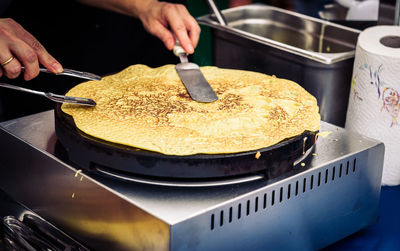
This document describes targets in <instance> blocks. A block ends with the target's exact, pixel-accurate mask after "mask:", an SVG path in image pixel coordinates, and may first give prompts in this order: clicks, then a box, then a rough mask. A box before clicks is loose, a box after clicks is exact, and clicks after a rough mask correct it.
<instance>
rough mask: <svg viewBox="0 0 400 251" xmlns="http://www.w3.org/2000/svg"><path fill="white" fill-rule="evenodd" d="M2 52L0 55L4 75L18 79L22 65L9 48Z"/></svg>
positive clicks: (0, 49)
mask: <svg viewBox="0 0 400 251" xmlns="http://www.w3.org/2000/svg"><path fill="white" fill-rule="evenodd" d="M0 51H1V52H2V53H1V55H0V63H1V66H2V68H3V72H4V75H6V76H7V77H8V78H10V79H13V78H17V77H18V76H19V74H20V73H21V64H20V63H19V62H18V59H17V58H15V57H14V56H13V55H12V54H11V52H10V51H9V50H8V48H5V49H2V48H0Z"/></svg>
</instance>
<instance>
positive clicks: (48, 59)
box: [15, 23, 63, 73]
mask: <svg viewBox="0 0 400 251" xmlns="http://www.w3.org/2000/svg"><path fill="white" fill-rule="evenodd" d="M15 26H16V27H17V29H16V31H15V33H16V35H17V36H18V38H20V39H21V40H22V41H24V42H25V43H26V44H27V45H28V46H29V47H31V48H32V49H33V51H34V52H35V54H36V55H37V57H38V60H39V62H40V63H41V64H42V65H43V66H44V67H46V68H47V69H48V70H50V71H52V72H53V73H61V72H62V71H63V68H62V65H61V64H60V63H59V62H58V61H57V60H56V59H55V58H54V57H53V56H51V55H50V54H49V53H48V52H47V51H46V49H45V48H44V47H43V45H42V44H41V43H40V42H39V41H38V40H37V39H36V38H35V37H34V36H33V35H32V34H30V33H29V32H27V31H26V30H25V29H24V28H23V27H22V26H20V25H19V24H18V23H16V24H15Z"/></svg>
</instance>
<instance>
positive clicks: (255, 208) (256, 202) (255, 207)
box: [254, 196, 258, 213]
mask: <svg viewBox="0 0 400 251" xmlns="http://www.w3.org/2000/svg"><path fill="white" fill-rule="evenodd" d="M257 211H258V196H257V197H256V201H255V205H254V212H255V213H257Z"/></svg>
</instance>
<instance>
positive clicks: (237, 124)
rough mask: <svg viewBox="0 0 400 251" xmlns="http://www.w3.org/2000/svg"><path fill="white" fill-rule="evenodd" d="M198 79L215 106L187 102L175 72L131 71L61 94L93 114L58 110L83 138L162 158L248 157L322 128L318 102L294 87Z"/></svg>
mask: <svg viewBox="0 0 400 251" xmlns="http://www.w3.org/2000/svg"><path fill="white" fill-rule="evenodd" d="M201 71H202V72H203V74H204V76H205V78H206V79H207V81H208V82H209V83H210V85H211V87H212V88H213V89H214V91H215V92H216V94H217V96H218V98H219V99H218V100H217V101H215V102H212V103H199V102H196V101H193V100H192V99H191V98H190V96H189V94H188V93H187V91H186V89H185V87H184V85H183V84H182V82H181V81H180V79H179V76H178V74H177V73H176V71H175V67H174V65H166V66H163V67H159V68H149V67H147V66H145V65H133V66H130V67H128V68H127V69H125V70H123V71H121V72H119V73H117V74H114V75H111V76H107V77H104V78H103V79H102V80H101V81H88V82H84V83H82V84H79V85H77V86H75V87H74V88H72V89H71V90H70V91H69V92H68V93H67V94H66V95H67V96H76V97H85V98H91V99H93V100H94V101H95V102H96V103H97V105H96V106H95V107H84V106H77V105H71V104H63V105H62V111H63V112H65V113H67V114H69V115H71V116H72V117H73V119H74V122H75V124H76V126H77V127H78V128H79V129H80V130H81V131H83V132H84V133H86V134H88V135H91V136H93V137H96V138H99V139H102V140H105V141H108V142H114V143H118V144H122V145H126V146H131V147H135V148H140V149H145V150H150V151H155V152H159V153H163V154H166V155H192V154H198V153H202V154H222V153H237V152H246V151H250V150H257V149H261V148H265V147H268V146H271V145H274V144H276V143H278V142H280V141H282V140H284V139H286V138H290V137H293V136H296V135H299V134H301V133H303V132H304V131H317V130H318V129H319V127H320V115H319V113H318V106H317V101H316V99H315V98H314V97H313V96H312V95H311V94H309V93H308V92H307V91H305V90H304V89H303V88H302V87H301V86H299V85H298V84H297V83H295V82H292V81H289V80H285V79H279V78H276V77H274V76H269V75H265V74H261V73H256V72H250V71H242V70H229V69H221V68H217V67H201Z"/></svg>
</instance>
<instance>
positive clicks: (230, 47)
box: [197, 4, 360, 126]
mask: <svg viewBox="0 0 400 251" xmlns="http://www.w3.org/2000/svg"><path fill="white" fill-rule="evenodd" d="M222 13H223V14H224V16H225V18H226V19H227V21H228V24H229V25H227V26H223V25H220V24H219V23H217V22H215V21H214V20H213V19H212V18H211V16H210V15H206V16H203V17H199V18H197V20H198V21H199V23H200V24H203V25H207V26H209V27H212V28H213V34H214V46H213V52H214V64H215V65H216V66H219V67H225V68H234V69H245V70H251V71H257V72H263V73H267V74H269V75H276V76H277V77H279V78H286V79H290V80H293V81H295V82H297V83H299V84H300V85H301V86H303V87H304V88H305V89H306V90H307V91H309V92H310V93H311V94H312V95H314V96H315V97H316V98H317V100H318V105H319V106H320V111H321V116H322V119H323V120H324V121H326V122H329V123H333V124H335V125H339V126H344V122H345V114H346V111H347V104H348V97H349V92H350V83H351V75H352V70H353V60H354V54H355V47H356V43H357V37H358V35H359V33H360V31H359V30H355V29H351V28H348V27H345V26H341V25H337V24H334V23H331V22H328V21H323V20H321V19H316V18H312V17H308V16H305V15H301V14H298V13H295V12H291V11H287V10H283V9H280V8H276V7H272V6H267V5H259V4H254V5H247V6H242V7H237V8H231V9H227V10H223V11H222Z"/></svg>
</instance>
